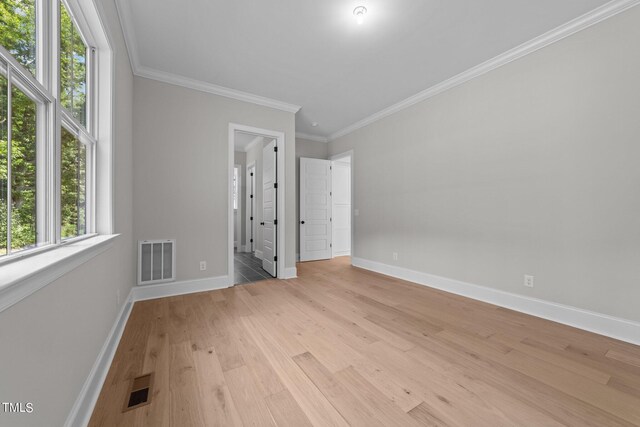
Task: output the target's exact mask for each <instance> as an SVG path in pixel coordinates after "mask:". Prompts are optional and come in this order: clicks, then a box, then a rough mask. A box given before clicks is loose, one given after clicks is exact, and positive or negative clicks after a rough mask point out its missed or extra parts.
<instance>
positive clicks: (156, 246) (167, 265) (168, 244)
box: [138, 240, 176, 285]
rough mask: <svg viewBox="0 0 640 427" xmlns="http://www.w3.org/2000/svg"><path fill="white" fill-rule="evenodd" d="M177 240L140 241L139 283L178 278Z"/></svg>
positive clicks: (145, 283)
mask: <svg viewBox="0 0 640 427" xmlns="http://www.w3.org/2000/svg"><path fill="white" fill-rule="evenodd" d="M175 271H176V241H175V240H140V241H138V285H149V284H152V283H162V282H171V281H173V280H176V274H175Z"/></svg>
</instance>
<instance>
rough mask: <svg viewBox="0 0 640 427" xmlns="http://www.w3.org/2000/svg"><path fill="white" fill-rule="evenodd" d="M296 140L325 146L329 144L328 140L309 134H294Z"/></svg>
mask: <svg viewBox="0 0 640 427" xmlns="http://www.w3.org/2000/svg"><path fill="white" fill-rule="evenodd" d="M296 138H301V139H307V140H309V141H315V142H324V143H325V144H326V143H327V142H329V138H327V137H325V136H320V135H311V134H310V133H302V132H296Z"/></svg>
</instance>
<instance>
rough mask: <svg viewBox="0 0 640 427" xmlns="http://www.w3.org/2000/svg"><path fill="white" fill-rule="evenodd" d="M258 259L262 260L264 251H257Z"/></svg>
mask: <svg viewBox="0 0 640 427" xmlns="http://www.w3.org/2000/svg"><path fill="white" fill-rule="evenodd" d="M256 258H258V259H262V251H259V250H257V249H256Z"/></svg>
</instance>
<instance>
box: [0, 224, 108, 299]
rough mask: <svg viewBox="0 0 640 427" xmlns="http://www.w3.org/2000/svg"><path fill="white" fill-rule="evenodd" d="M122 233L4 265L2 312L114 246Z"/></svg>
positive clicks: (66, 245)
mask: <svg viewBox="0 0 640 427" xmlns="http://www.w3.org/2000/svg"><path fill="white" fill-rule="evenodd" d="M117 236H118V234H114V235H109V236H96V237H92V238H89V239H83V240H80V241H76V242H73V243H69V244H62V245H59V246H57V247H56V248H55V249H51V250H49V251H46V252H42V253H39V254H37V255H32V256H29V257H25V258H24V259H19V260H15V261H12V262H10V263H7V264H4V265H2V275H3V277H2V279H1V281H0V312H2V311H4V310H6V309H7V308H9V307H11V306H12V305H14V304H16V303H18V302H20V301H21V300H23V299H24V298H26V297H28V296H29V295H31V294H33V293H34V292H36V291H38V290H40V289H42V288H44V287H45V286H47V285H48V284H49V283H51V282H53V281H55V280H57V279H59V278H60V277H62V276H64V275H65V274H67V273H68V272H70V271H71V270H73V269H75V268H77V267H78V266H80V265H82V264H84V263H85V262H87V261H89V260H90V259H91V258H94V257H96V256H98V255H99V254H101V253H102V252H104V251H106V250H107V249H109V248H111V246H113V241H114V239H115V238H116V237H117Z"/></svg>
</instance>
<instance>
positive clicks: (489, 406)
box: [89, 257, 640, 427]
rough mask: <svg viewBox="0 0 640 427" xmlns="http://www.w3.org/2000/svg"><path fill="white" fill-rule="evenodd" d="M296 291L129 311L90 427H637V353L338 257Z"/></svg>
mask: <svg viewBox="0 0 640 427" xmlns="http://www.w3.org/2000/svg"><path fill="white" fill-rule="evenodd" d="M298 275H299V277H298V278H297V279H292V280H288V281H280V280H264V281H261V282H257V283H251V284H247V285H242V286H236V287H233V288H230V289H224V290H219V291H211V292H201V293H196V294H190V295H182V296H176V297H169V298H161V299H155V300H149V301H140V302H137V303H136V304H135V305H134V307H133V310H132V312H131V316H130V318H129V321H128V322H127V325H126V327H125V330H124V333H123V336H122V339H121V341H120V343H119V345H118V349H117V351H116V355H115V357H114V359H113V363H112V364H111V368H110V370H109V373H108V375H107V378H106V380H105V383H104V385H103V387H102V390H101V393H100V396H99V398H98V401H97V403H96V406H95V408H94V412H93V415H92V417H91V420H90V423H89V425H90V426H153V427H155V426H180V427H183V426H185V427H190V426H236V425H237V426H242V425H245V426H248V425H271V426H273V425H278V426H300V427H304V426H323V427H324V426H348V425H351V426H419V425H424V426H492V427H493V426H536V427H537V426H562V425H565V426H640V347H638V346H634V345H631V344H628V343H624V342H621V341H617V340H614V339H611V338H608V337H604V336H600V335H596V334H592V333H589V332H585V331H582V330H579V329H575V328H571V327H569V326H566V325H561V324H558V323H554V322H550V321H548V320H544V319H540V318H536V317H532V316H529V315H526V314H522V313H518V312H514V311H512V310H508V309H504V308H500V307H496V306H493V305H491V304H487V303H483V302H479V301H474V300H471V299H468V298H464V297H460V296H457V295H453V294H449V293H446V292H443V291H439V290H435V289H431V288H428V287H424V286H419V285H415V284H412V283H409V282H405V281H402V280H399V279H395V278H391V277H387V276H383V275H380V274H377V273H372V272H370V271H366V270H362V269H358V268H354V267H352V266H351V265H350V259H349V258H348V257H341V258H336V259H333V260H330V261H318V262H308V263H302V264H298ZM151 372H153V373H154V378H155V380H154V387H153V393H152V396H151V397H152V398H151V403H150V404H148V405H145V406H141V407H139V408H137V409H133V410H130V411H126V412H123V407H124V402H125V399H126V398H127V397H128V396H127V395H126V394H127V392H128V390H129V385H130V381H131V380H132V379H133V378H134V377H136V376H139V375H143V374H147V373H151Z"/></svg>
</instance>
